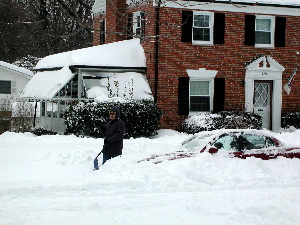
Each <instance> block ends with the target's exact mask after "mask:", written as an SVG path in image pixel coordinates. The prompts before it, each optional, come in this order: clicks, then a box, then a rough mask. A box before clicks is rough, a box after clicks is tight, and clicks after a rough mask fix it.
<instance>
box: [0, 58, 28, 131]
mask: <svg viewBox="0 0 300 225" xmlns="http://www.w3.org/2000/svg"><path fill="white" fill-rule="evenodd" d="M32 76H33V73H32V72H31V71H30V70H27V69H25V68H21V67H18V66H15V65H12V64H9V63H6V62H3V61H0V134H1V133H3V132H4V131H8V130H10V127H11V116H12V104H13V103H14V102H15V101H16V99H17V98H18V97H19V93H20V92H21V91H22V90H23V88H24V87H25V86H26V84H27V83H28V81H29V80H30V79H31V78H32Z"/></svg>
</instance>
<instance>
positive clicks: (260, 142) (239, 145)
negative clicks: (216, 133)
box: [213, 133, 275, 151]
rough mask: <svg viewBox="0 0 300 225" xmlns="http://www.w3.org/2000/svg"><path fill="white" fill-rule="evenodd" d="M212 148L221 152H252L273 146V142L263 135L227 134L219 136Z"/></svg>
mask: <svg viewBox="0 0 300 225" xmlns="http://www.w3.org/2000/svg"><path fill="white" fill-rule="evenodd" d="M213 146H214V147H216V148H217V149H223V150H234V151H243V150H252V149H262V148H267V147H270V146H275V142H274V141H273V140H272V139H271V138H269V137H265V136H263V135H257V134H238V133H229V134H223V135H221V136H220V137H219V138H218V139H217V140H216V141H215V142H214V143H213Z"/></svg>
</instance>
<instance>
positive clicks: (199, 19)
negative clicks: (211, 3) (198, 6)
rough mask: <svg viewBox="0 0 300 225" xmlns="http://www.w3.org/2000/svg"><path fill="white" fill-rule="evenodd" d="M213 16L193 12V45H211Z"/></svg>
mask: <svg viewBox="0 0 300 225" xmlns="http://www.w3.org/2000/svg"><path fill="white" fill-rule="evenodd" d="M213 21H214V20H213V14H212V13H209V14H202V13H199V12H194V15H193V43H195V44H213V41H212V37H213Z"/></svg>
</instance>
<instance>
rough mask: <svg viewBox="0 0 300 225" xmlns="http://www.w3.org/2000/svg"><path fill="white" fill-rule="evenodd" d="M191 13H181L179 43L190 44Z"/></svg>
mask: <svg viewBox="0 0 300 225" xmlns="http://www.w3.org/2000/svg"><path fill="white" fill-rule="evenodd" d="M192 29H193V11H182V24H181V41H182V42H192Z"/></svg>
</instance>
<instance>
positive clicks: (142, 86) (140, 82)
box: [87, 72, 153, 102]
mask: <svg viewBox="0 0 300 225" xmlns="http://www.w3.org/2000/svg"><path fill="white" fill-rule="evenodd" d="M87 96H88V98H95V101H96V102H103V101H116V100H117V101H122V99H123V100H136V101H140V100H152V99H153V97H152V92H151V89H150V86H149V84H148V81H147V79H146V78H145V76H144V75H142V74H140V73H134V72H129V73H115V74H113V76H109V77H105V78H102V79H101V80H99V86H93V87H91V88H90V89H89V90H88V91H87Z"/></svg>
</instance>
